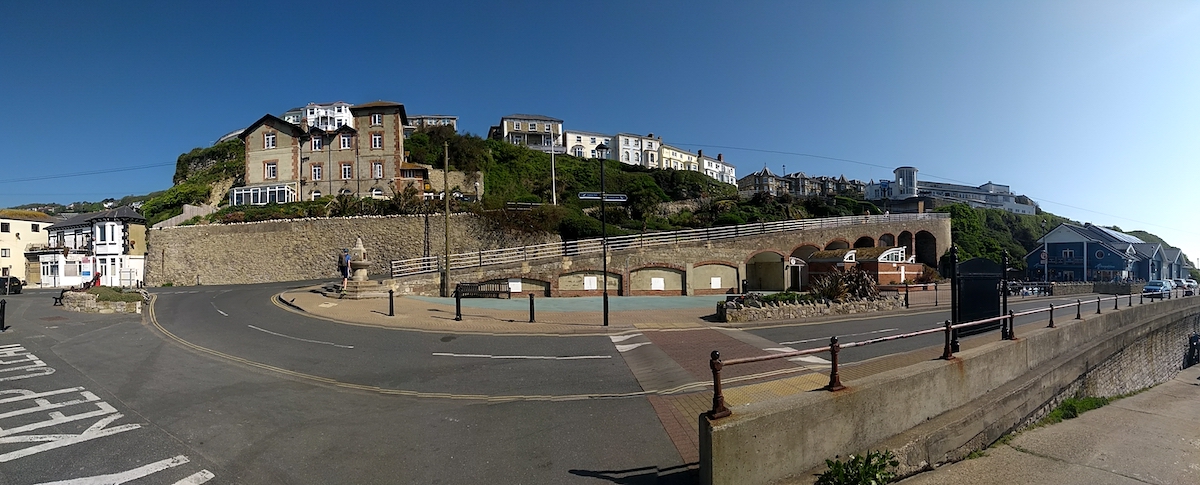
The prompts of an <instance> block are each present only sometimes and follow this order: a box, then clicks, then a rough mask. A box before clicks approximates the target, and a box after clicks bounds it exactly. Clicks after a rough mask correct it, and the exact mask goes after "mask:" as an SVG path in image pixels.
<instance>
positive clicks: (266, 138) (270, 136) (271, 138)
mask: <svg viewBox="0 0 1200 485" xmlns="http://www.w3.org/2000/svg"><path fill="white" fill-rule="evenodd" d="M263 148H264V149H265V148H275V134H274V133H263Z"/></svg>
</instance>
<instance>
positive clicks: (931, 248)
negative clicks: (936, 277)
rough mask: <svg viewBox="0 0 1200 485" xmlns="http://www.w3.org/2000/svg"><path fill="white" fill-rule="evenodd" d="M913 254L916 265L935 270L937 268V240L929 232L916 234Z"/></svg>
mask: <svg viewBox="0 0 1200 485" xmlns="http://www.w3.org/2000/svg"><path fill="white" fill-rule="evenodd" d="M915 254H916V256H917V262H918V263H924V264H927V265H929V266H932V267H934V268H936V267H937V266H938V260H937V256H938V255H937V238H935V237H934V236H933V234H932V233H930V232H929V231H919V232H917V241H916V252H915Z"/></svg>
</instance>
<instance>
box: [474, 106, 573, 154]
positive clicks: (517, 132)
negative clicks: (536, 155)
mask: <svg viewBox="0 0 1200 485" xmlns="http://www.w3.org/2000/svg"><path fill="white" fill-rule="evenodd" d="M562 134H563V121H562V120H560V119H558V118H551V117H549V116H542V115H530V114H512V115H508V116H505V117H503V118H500V124H499V125H497V126H493V127H491V128H489V129H488V138H491V139H493V140H504V141H506V142H508V143H512V144H513V145H524V146H527V147H529V148H531V149H534V150H538V151H541V152H545V153H550V152H551V151H553V152H555V153H565V152H566V149H565V148H564V147H563V139H562Z"/></svg>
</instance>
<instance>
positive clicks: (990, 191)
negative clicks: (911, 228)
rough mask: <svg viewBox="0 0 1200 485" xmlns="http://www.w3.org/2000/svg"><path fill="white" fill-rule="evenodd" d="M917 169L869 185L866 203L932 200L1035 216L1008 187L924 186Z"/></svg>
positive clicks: (1025, 201)
mask: <svg viewBox="0 0 1200 485" xmlns="http://www.w3.org/2000/svg"><path fill="white" fill-rule="evenodd" d="M917 172H918V170H917V168H916V167H899V168H897V169H895V170H893V171H892V174H893V175H894V178H893V180H880V181H879V182H878V183H876V182H874V181H872V182H871V183H869V184H867V186H866V189H865V190H864V195H865V196H866V198H867V200H885V199H888V200H899V199H908V198H912V197H931V198H935V199H943V200H947V201H951V202H963V203H966V204H968V205H970V206H971V207H979V208H985V209H1004V210H1006V211H1008V212H1012V213H1014V214H1037V204H1036V203H1034V202H1033V201H1031V200H1029V199H1028V198H1027V197H1024V196H1018V195H1016V194H1013V193H1012V191H1011V190H1010V189H1009V187H1008V186H1007V185H1000V184H995V183H992V182H988V183H986V184H983V185H980V186H978V187H972V186H970V185H960V184H948V183H943V182H924V181H920V180H918V179H917Z"/></svg>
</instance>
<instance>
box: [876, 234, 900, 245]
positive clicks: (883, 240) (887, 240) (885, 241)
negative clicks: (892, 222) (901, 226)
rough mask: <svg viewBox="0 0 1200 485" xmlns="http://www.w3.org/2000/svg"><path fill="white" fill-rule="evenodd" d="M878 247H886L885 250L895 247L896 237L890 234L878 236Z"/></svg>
mask: <svg viewBox="0 0 1200 485" xmlns="http://www.w3.org/2000/svg"><path fill="white" fill-rule="evenodd" d="M879 245H880V246H882V247H887V248H890V247H893V246H895V245H896V236H893V235H891V234H884V235H882V236H879Z"/></svg>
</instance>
